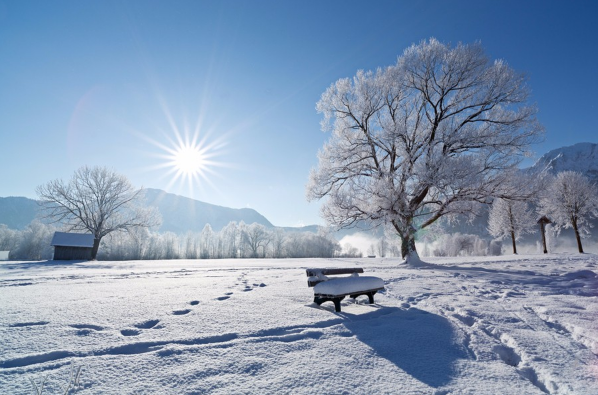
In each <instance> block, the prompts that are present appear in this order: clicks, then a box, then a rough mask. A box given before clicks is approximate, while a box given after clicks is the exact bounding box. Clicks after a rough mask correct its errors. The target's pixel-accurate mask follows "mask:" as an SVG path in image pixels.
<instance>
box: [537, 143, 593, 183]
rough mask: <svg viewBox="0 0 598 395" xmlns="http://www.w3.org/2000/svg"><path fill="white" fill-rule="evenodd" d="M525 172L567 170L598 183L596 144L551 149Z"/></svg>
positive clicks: (580, 144)
mask: <svg viewBox="0 0 598 395" xmlns="http://www.w3.org/2000/svg"><path fill="white" fill-rule="evenodd" d="M525 170H531V171H533V172H549V173H551V174H557V173H559V172H561V171H567V170H569V171H577V172H579V173H582V174H584V175H585V176H587V177H588V178H590V179H591V180H592V181H595V182H596V181H598V144H596V143H577V144H574V145H571V146H568V147H561V148H557V149H553V150H552V151H549V152H547V153H546V154H544V155H542V156H541V157H540V159H538V160H537V161H536V163H534V164H533V165H532V166H531V167H529V168H527V169H525Z"/></svg>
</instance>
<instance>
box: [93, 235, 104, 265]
mask: <svg viewBox="0 0 598 395" xmlns="http://www.w3.org/2000/svg"><path fill="white" fill-rule="evenodd" d="M101 240H102V239H101V238H100V239H93V247H91V260H93V261H95V260H96V256H97V255H98V249H99V248H100V241H101Z"/></svg>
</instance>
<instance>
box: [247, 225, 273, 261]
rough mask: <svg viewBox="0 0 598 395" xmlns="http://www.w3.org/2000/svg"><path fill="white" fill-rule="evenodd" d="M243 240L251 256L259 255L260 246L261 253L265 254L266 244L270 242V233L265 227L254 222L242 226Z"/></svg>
mask: <svg viewBox="0 0 598 395" xmlns="http://www.w3.org/2000/svg"><path fill="white" fill-rule="evenodd" d="M242 237H243V242H244V243H245V245H246V246H247V247H248V248H249V250H250V252H251V257H252V258H257V257H258V256H259V249H260V247H261V248H262V255H263V256H265V255H266V246H267V245H268V244H269V243H270V233H269V232H268V230H267V229H266V227H265V226H264V225H262V224H258V223H256V222H254V223H252V224H251V225H248V226H247V227H244V229H243V236H242Z"/></svg>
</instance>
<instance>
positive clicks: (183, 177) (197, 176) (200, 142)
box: [135, 100, 235, 198]
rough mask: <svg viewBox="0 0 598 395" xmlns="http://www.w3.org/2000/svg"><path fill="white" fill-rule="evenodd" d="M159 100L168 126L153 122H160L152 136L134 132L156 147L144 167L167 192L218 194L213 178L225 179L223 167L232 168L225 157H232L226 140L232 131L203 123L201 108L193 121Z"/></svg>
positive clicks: (189, 195)
mask: <svg viewBox="0 0 598 395" xmlns="http://www.w3.org/2000/svg"><path fill="white" fill-rule="evenodd" d="M160 103H161V105H162V109H163V112H164V116H165V119H166V121H167V126H166V127H164V125H160V123H161V122H160V121H154V123H155V124H156V125H160V126H159V127H158V128H157V129H156V132H157V133H154V135H151V134H150V133H141V132H138V131H136V132H135V134H136V135H137V136H139V137H140V138H141V139H143V140H145V141H146V142H148V143H150V144H151V145H153V146H154V147H155V148H157V150H155V151H153V152H151V151H150V152H148V155H149V156H151V157H153V158H155V162H154V164H152V165H150V166H148V167H146V168H145V169H146V170H149V171H151V172H153V173H154V174H155V180H154V182H155V183H156V184H158V185H160V187H161V188H162V189H164V190H166V191H168V192H171V193H179V194H183V195H185V196H188V197H192V198H197V197H201V196H204V195H206V194H210V195H211V194H213V193H217V194H220V191H219V189H218V187H217V183H215V181H218V182H220V180H222V179H224V175H223V171H225V170H224V169H227V168H234V167H235V165H234V164H233V163H232V162H230V161H228V160H224V159H225V158H230V157H231V155H230V152H229V143H230V135H231V133H233V132H232V131H231V130H227V131H222V130H219V128H217V125H206V124H205V122H204V116H203V114H204V112H203V111H199V115H197V120H196V122H195V123H193V122H189V119H188V117H186V116H185V117H182V118H181V119H177V118H176V117H175V116H174V115H173V113H172V112H171V111H170V109H169V107H168V105H167V103H166V101H164V100H160ZM162 122H163V120H162Z"/></svg>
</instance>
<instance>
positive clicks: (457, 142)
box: [307, 39, 542, 261]
mask: <svg viewBox="0 0 598 395" xmlns="http://www.w3.org/2000/svg"><path fill="white" fill-rule="evenodd" d="M527 100H528V89H527V87H526V83H525V77H524V76H523V75H521V74H518V73H516V72H515V71H513V69H511V68H510V67H509V66H508V65H507V64H506V63H505V62H504V61H502V60H496V61H490V60H489V59H488V58H487V57H486V55H485V54H484V51H483V49H482V47H481V45H480V44H479V43H475V44H472V45H463V44H458V45H457V46H455V47H451V46H449V45H445V44H442V43H440V42H438V41H437V40H435V39H430V40H429V41H423V42H421V43H420V44H419V45H413V46H411V47H410V48H408V49H407V50H405V52H404V53H403V55H402V56H400V57H399V59H398V61H397V63H396V64H395V65H394V66H390V67H387V68H385V69H378V70H377V71H376V72H371V71H369V72H364V71H359V72H357V74H356V76H355V77H353V78H352V79H349V78H343V79H340V80H338V81H337V82H336V83H334V84H332V85H331V86H330V87H329V88H328V89H327V90H326V91H325V92H324V93H323V95H322V98H321V99H320V101H319V102H318V103H317V110H318V111H319V112H320V113H322V114H323V115H324V119H323V121H322V127H323V129H324V130H325V131H326V130H330V131H331V132H332V135H331V137H330V140H329V141H328V142H327V143H326V144H325V145H324V147H323V149H322V150H321V151H320V152H319V164H318V166H317V167H316V168H315V169H313V170H312V172H311V175H310V182H309V184H308V187H307V196H308V199H310V200H311V199H320V198H324V197H326V198H327V199H326V200H325V202H324V204H323V205H322V214H323V217H324V218H325V220H326V221H327V222H328V223H330V224H333V225H336V226H338V227H350V226H352V225H355V224H356V223H358V222H363V221H365V222H369V223H370V224H371V225H373V226H376V225H380V224H383V223H386V224H389V225H390V226H391V227H392V228H393V229H394V230H395V231H396V232H397V234H398V235H399V237H400V238H401V241H402V249H401V252H402V255H403V258H405V260H406V261H409V260H411V259H413V260H417V259H418V258H419V257H418V255H417V251H416V248H415V236H416V233H417V231H418V230H421V229H424V228H426V227H428V226H430V225H431V224H433V223H434V222H435V221H437V220H438V219H439V218H441V217H443V216H455V215H458V214H468V213H469V214H471V213H473V212H474V211H475V210H476V206H477V205H479V203H488V202H489V199H490V197H508V198H511V199H518V198H523V197H527V196H522V194H527V192H522V191H525V190H523V189H521V190H520V188H519V186H518V185H517V183H516V182H507V181H512V177H514V169H515V168H516V167H517V164H518V163H519V162H520V159H521V157H522V154H523V153H525V152H526V150H527V148H528V146H529V144H531V143H532V142H535V141H536V140H537V138H538V137H539V135H540V134H541V132H542V128H541V126H540V125H539V123H538V122H537V121H536V118H535V114H536V109H535V107H534V106H532V105H528V104H527Z"/></svg>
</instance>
